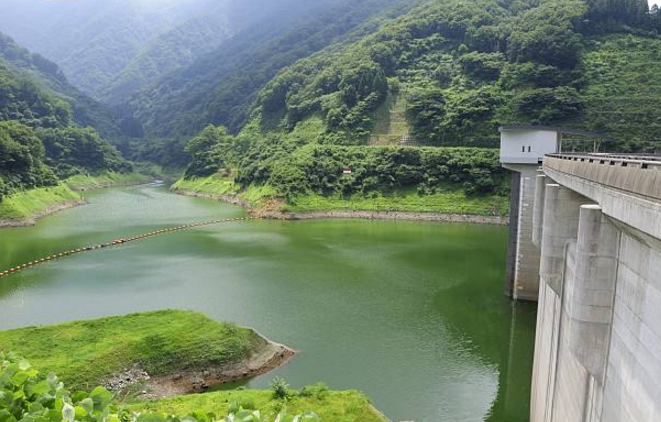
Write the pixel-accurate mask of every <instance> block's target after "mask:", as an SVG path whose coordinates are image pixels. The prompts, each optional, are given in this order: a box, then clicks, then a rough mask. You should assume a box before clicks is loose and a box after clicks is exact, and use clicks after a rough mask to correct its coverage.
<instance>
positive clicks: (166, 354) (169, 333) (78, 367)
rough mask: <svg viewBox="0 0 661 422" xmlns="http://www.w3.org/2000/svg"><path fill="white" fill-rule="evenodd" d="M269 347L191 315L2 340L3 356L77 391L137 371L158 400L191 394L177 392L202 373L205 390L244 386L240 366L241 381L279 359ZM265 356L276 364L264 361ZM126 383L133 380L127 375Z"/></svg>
mask: <svg viewBox="0 0 661 422" xmlns="http://www.w3.org/2000/svg"><path fill="white" fill-rule="evenodd" d="M270 344H272V343H270V342H268V341H265V339H263V338H262V337H261V336H260V335H258V334H257V333H256V332H254V331H253V330H250V329H247V328H241V327H237V326H235V325H233V324H228V323H222V322H217V321H214V320H212V319H210V318H207V317H206V316H204V315H201V314H198V313H194V312H188V311H159V312H150V313H142V314H133V315H127V316H122V317H110V318H103V319H97V320H91V321H77V322H70V323H65V324H60V325H53V326H45V327H28V328H21V329H16V330H9V331H4V332H0V350H6V351H9V350H11V351H14V352H17V353H20V354H21V355H22V356H24V357H25V358H27V359H29V360H30V361H31V362H33V363H34V364H35V365H37V366H39V367H40V368H42V369H43V370H44V371H50V372H54V373H57V374H58V375H59V376H60V378H61V379H62V380H63V381H64V382H66V383H67V384H68V385H70V386H72V387H74V388H78V389H80V388H83V389H85V388H90V387H93V386H95V385H100V384H105V385H109V384H111V383H112V382H111V381H112V380H113V379H114V378H117V376H118V375H121V374H123V373H124V372H125V371H127V370H128V371H129V372H130V370H131V368H134V367H138V368H139V369H140V371H144V372H146V373H147V374H148V376H149V380H147V379H144V378H145V376H142V377H141V378H140V377H138V378H140V379H137V380H136V381H149V382H146V383H144V382H143V383H138V384H140V385H139V386H140V388H150V387H152V388H154V389H156V390H157V391H156V393H157V395H167V394H168V391H165V390H164V388H165V387H167V388H168V389H170V390H172V391H173V392H175V393H176V392H180V391H189V390H193V389H194V388H192V387H194V386H186V385H184V386H181V388H177V387H178V386H180V384H182V383H183V384H185V383H187V380H188V379H189V378H193V377H194V375H199V374H198V373H200V374H204V375H200V376H201V378H202V381H203V382H206V383H207V384H210V383H211V382H212V381H213V380H214V377H216V378H219V379H218V380H219V381H223V380H224V379H223V377H222V375H223V371H228V374H229V375H228V376H227V380H233V379H236V378H241V377H242V376H233V374H234V372H233V371H236V370H237V368H239V366H240V365H238V364H240V363H245V364H246V365H245V369H244V368H240V369H241V373H240V374H239V375H243V372H246V374H245V375H250V372H251V368H252V366H251V365H249V364H248V363H249V361H250V360H251V359H261V361H260V363H263V364H264V365H267V364H269V363H270V362H269V361H270V359H269V358H271V357H273V356H275V355H276V354H277V353H280V352H281V351H280V350H279V349H278V348H271V347H269V346H270ZM265 353H271V354H272V355H273V356H263V355H264V354H265ZM276 357H277V356H276ZM262 361H263V362H262ZM271 363H272V362H271ZM254 369H257V368H252V370H253V371H254ZM127 377H134V375H133V374H130V373H129V374H128V375H127ZM207 378H209V380H206V379H207ZM175 381H177V382H175ZM201 384H202V382H201V383H200V387H202V385H201ZM164 385H165V387H164ZM187 387H191V388H187Z"/></svg>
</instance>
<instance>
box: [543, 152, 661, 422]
mask: <svg viewBox="0 0 661 422" xmlns="http://www.w3.org/2000/svg"><path fill="white" fill-rule="evenodd" d="M660 168H661V162H656V161H654V160H651V161H649V160H641V159H639V158H636V157H634V158H632V157H610V158H609V157H604V156H592V155H589V156H577V155H570V154H565V155H563V154H551V155H548V156H546V157H545V158H544V164H543V172H544V174H543V175H538V176H537V179H536V181H537V183H536V192H535V195H534V198H535V201H536V203H535V204H533V209H534V212H533V225H532V226H533V227H532V234H533V235H534V237H535V238H536V239H537V243H539V245H540V260H539V280H540V281H539V295H538V302H539V303H538V316H537V332H536V343H535V356H534V368H533V379H532V397H531V416H530V420H531V422H653V421H661V240H660V239H661V205H660V204H661V201H660V199H661V171H659V169H660ZM539 189H543V192H540V191H539ZM540 202H543V204H542V203H540Z"/></svg>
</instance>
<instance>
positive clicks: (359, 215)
mask: <svg viewBox="0 0 661 422" xmlns="http://www.w3.org/2000/svg"><path fill="white" fill-rule="evenodd" d="M170 191H171V192H173V193H176V194H177V195H183V196H191V197H196V198H205V199H213V200H216V201H222V202H226V203H228V204H231V205H238V206H241V207H243V208H244V209H245V210H246V211H247V212H248V214H249V215H250V216H252V217H259V218H265V219H271V220H292V221H294V220H299V221H300V220H322V219H361V220H399V221H428V222H439V223H464V224H485V225H495V226H507V225H508V224H509V218H508V217H500V216H487V215H468V214H443V213H431V212H429V213H428V212H410V211H360V210H329V211H312V212H304V213H296V212H293V213H289V212H282V211H277V210H268V209H267V210H262V209H255V208H253V207H252V205H250V204H249V203H248V202H247V201H245V200H243V199H241V198H237V197H236V196H233V195H218V194H210V193H204V192H194V191H187V190H177V189H170Z"/></svg>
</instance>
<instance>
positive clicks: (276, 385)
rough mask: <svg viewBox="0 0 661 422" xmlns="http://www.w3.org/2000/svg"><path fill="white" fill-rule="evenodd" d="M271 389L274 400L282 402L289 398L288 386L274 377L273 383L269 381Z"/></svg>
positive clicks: (285, 382) (282, 380) (280, 379)
mask: <svg viewBox="0 0 661 422" xmlns="http://www.w3.org/2000/svg"><path fill="white" fill-rule="evenodd" d="M271 389H272V390H273V397H274V398H276V399H280V400H284V399H288V398H289V397H291V393H290V392H289V384H287V381H285V380H284V379H282V378H280V377H275V378H274V379H273V381H271Z"/></svg>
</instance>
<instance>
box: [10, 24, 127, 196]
mask: <svg viewBox="0 0 661 422" xmlns="http://www.w3.org/2000/svg"><path fill="white" fill-rule="evenodd" d="M55 89H57V90H58V91H57V92H56V91H54V90H55ZM67 93H70V94H72V95H71V96H69V95H67ZM90 123H92V124H95V125H96V126H97V127H99V128H101V129H103V128H109V130H113V131H114V133H118V131H119V129H118V127H117V126H115V125H114V121H113V120H112V119H111V117H110V116H109V115H108V114H106V110H105V109H104V108H103V107H102V106H101V105H100V104H98V103H96V102H94V101H93V100H91V99H89V98H87V97H85V96H84V95H83V94H80V93H79V92H78V91H77V90H76V89H75V88H72V87H71V86H70V85H68V83H67V80H66V78H64V76H63V75H62V73H61V72H60V70H59V69H58V67H57V66H56V65H54V64H53V63H51V62H49V61H47V60H45V59H44V58H42V57H41V56H39V55H33V54H31V53H29V52H28V51H27V50H25V49H23V48H21V47H19V46H18V45H16V44H15V43H13V41H12V40H11V39H9V38H8V37H6V36H4V35H2V34H0V201H2V197H3V196H5V195H8V194H12V193H16V192H19V191H22V190H26V189H32V188H36V187H42V186H55V185H57V184H58V183H59V181H60V180H62V179H65V178H67V177H70V176H74V175H78V174H98V173H101V172H104V171H117V172H126V171H130V170H131V166H130V165H129V163H128V162H126V161H125V160H124V159H123V158H122V157H121V155H120V154H119V152H118V151H117V150H116V149H115V148H114V147H113V146H111V145H110V144H109V143H108V142H107V141H105V140H103V139H102V138H101V136H100V135H99V134H98V132H97V131H96V130H95V129H93V128H92V127H87V128H85V127H84V126H87V125H88V124H90Z"/></svg>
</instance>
